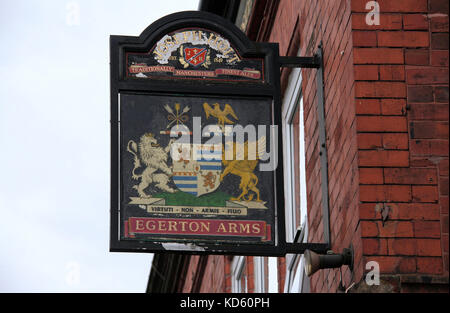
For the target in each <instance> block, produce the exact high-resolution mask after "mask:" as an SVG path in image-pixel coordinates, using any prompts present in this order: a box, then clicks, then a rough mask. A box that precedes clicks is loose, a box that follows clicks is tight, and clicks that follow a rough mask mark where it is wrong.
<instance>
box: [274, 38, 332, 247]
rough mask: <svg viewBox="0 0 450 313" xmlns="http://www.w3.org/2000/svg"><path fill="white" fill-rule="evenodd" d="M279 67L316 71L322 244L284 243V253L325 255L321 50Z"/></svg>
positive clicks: (327, 240)
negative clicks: (312, 69) (308, 251)
mask: <svg viewBox="0 0 450 313" xmlns="http://www.w3.org/2000/svg"><path fill="white" fill-rule="evenodd" d="M279 60H280V67H292V68H315V69H317V73H316V75H317V76H316V81H317V116H318V127H319V156H320V173H321V182H322V188H321V189H322V222H323V238H324V243H299V242H294V243H286V253H293V254H303V253H304V251H305V250H312V251H315V252H317V253H325V252H327V251H328V250H329V249H330V248H331V238H330V209H329V197H328V155H327V153H328V151H327V145H326V128H325V108H324V79H323V75H324V73H323V48H322V44H320V45H319V47H318V50H317V52H316V53H315V54H314V56H313V57H280V58H279Z"/></svg>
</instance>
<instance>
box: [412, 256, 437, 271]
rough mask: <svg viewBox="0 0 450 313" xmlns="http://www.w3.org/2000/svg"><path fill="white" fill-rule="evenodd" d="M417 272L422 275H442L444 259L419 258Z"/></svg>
mask: <svg viewBox="0 0 450 313" xmlns="http://www.w3.org/2000/svg"><path fill="white" fill-rule="evenodd" d="M417 272H418V273H421V274H441V273H442V258H417Z"/></svg>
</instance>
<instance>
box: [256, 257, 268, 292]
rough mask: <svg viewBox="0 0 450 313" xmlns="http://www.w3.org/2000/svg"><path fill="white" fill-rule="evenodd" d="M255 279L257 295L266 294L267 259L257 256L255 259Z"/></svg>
mask: <svg viewBox="0 0 450 313" xmlns="http://www.w3.org/2000/svg"><path fill="white" fill-rule="evenodd" d="M253 265H254V277H255V293H266V292H267V288H266V267H265V265H266V258H265V257H262V256H255V257H254V258H253Z"/></svg>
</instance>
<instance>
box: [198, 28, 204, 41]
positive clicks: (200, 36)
mask: <svg viewBox="0 0 450 313" xmlns="http://www.w3.org/2000/svg"><path fill="white" fill-rule="evenodd" d="M202 38H203V32H202V31H201V30H199V31H198V40H202Z"/></svg>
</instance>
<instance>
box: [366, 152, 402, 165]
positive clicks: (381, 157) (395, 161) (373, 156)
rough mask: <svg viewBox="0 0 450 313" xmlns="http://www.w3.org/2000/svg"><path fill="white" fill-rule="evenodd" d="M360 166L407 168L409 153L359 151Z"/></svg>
mask: <svg viewBox="0 0 450 313" xmlns="http://www.w3.org/2000/svg"><path fill="white" fill-rule="evenodd" d="M358 161H359V166H365V167H407V166H409V153H408V151H395V150H392V151H390V150H385V151H383V150H380V151H372V150H366V151H358Z"/></svg>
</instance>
